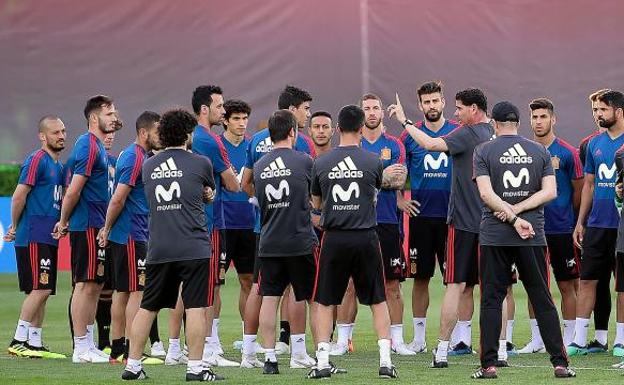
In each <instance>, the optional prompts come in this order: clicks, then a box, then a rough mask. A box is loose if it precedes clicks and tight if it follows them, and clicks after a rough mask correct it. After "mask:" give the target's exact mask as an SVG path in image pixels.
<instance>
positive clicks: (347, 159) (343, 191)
mask: <svg viewBox="0 0 624 385" xmlns="http://www.w3.org/2000/svg"><path fill="white" fill-rule="evenodd" d="M382 174H383V164H382V163H381V160H380V159H379V156H377V155H375V154H372V153H371V152H370V151H367V150H364V149H361V148H359V147H357V146H339V147H337V148H335V149H334V150H332V151H330V152H328V153H327V154H324V155H321V156H319V157H318V158H317V159H316V160H315V161H314V167H313V169H312V187H311V192H312V195H315V196H320V197H321V200H322V207H321V211H322V213H321V227H322V228H323V229H324V230H334V229H335V230H358V229H369V228H372V227H374V226H376V225H377V212H376V206H377V194H378V191H379V189H381V179H382Z"/></svg>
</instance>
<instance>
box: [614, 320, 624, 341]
mask: <svg viewBox="0 0 624 385" xmlns="http://www.w3.org/2000/svg"><path fill="white" fill-rule="evenodd" d="M617 344H620V345H624V322H618V323H616V324H615V341H613V345H617Z"/></svg>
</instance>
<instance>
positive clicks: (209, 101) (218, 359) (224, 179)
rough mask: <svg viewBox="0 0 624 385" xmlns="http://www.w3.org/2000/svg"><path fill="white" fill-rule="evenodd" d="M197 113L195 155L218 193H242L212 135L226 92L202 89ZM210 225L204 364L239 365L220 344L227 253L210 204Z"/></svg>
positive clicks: (197, 94) (220, 117) (198, 91)
mask: <svg viewBox="0 0 624 385" xmlns="http://www.w3.org/2000/svg"><path fill="white" fill-rule="evenodd" d="M191 103H192V105H193V111H194V112H195V116H196V117H197V127H195V130H194V131H193V145H192V148H193V152H194V153H196V154H199V155H203V156H205V157H207V158H208V159H210V161H211V162H212V167H213V172H214V179H215V183H216V186H217V187H216V190H215V193H216V194H217V195H219V194H222V192H223V189H226V190H228V191H232V192H236V191H239V190H240V185H239V182H238V180H237V178H236V173H235V172H234V170H233V169H232V165H231V163H230V160H229V159H228V156H227V152H226V150H225V147H224V146H223V142H221V139H220V138H219V136H218V135H217V134H215V133H213V132H211V130H212V127H213V126H216V125H219V124H221V123H223V120H224V116H225V109H224V108H223V91H222V90H221V88H220V87H218V86H215V85H207V86H199V87H197V88H196V89H195V91H194V92H193V97H192V100H191ZM206 220H207V221H208V222H207V224H206V226H207V228H208V231H209V233H210V234H211V236H212V246H213V248H212V253H213V256H212V259H211V262H212V265H211V274H210V277H211V280H214V281H215V283H216V286H215V288H214V290H215V293H214V303H212V302H211V303H210V304H209V307H208V311H207V312H206V319H207V327H208V329H207V333H206V344H205V346H204V361H206V362H207V363H209V364H210V365H211V366H238V363H237V362H234V361H230V360H227V359H226V358H224V357H223V356H222V355H223V348H222V347H221V342H220V341H219V313H220V311H221V297H220V294H219V285H218V283H219V260H220V257H221V253H222V252H224V251H225V249H224V246H223V243H224V242H222V241H223V240H222V239H221V236H220V234H219V229H218V228H217V227H215V226H214V211H213V204H212V203H208V204H206Z"/></svg>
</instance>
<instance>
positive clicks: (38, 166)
mask: <svg viewBox="0 0 624 385" xmlns="http://www.w3.org/2000/svg"><path fill="white" fill-rule="evenodd" d="M42 157H43V153H41V152H37V153H36V154H35V155H34V156H29V157H28V159H26V161H24V164H23V165H22V168H21V169H20V175H19V179H18V182H17V183H18V184H25V185H28V186H34V185H35V184H37V180H38V179H39V178H40V176H41V175H42V173H43V172H45V170H44V168H45V167H44V166H43V162H42V161H41V158H42Z"/></svg>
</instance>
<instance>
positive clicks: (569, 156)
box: [544, 138, 583, 234]
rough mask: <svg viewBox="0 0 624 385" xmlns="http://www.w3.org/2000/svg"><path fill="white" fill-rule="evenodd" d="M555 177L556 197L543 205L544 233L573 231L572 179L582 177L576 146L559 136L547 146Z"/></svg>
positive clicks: (581, 167)
mask: <svg viewBox="0 0 624 385" xmlns="http://www.w3.org/2000/svg"><path fill="white" fill-rule="evenodd" d="M547 149H548V152H549V153H550V157H551V164H552V167H553V170H554V171H555V177H556V178H557V198H555V199H554V200H552V201H550V202H549V203H548V204H547V205H546V206H544V219H545V225H544V230H545V231H546V234H569V233H572V231H574V225H575V224H576V221H575V218H574V201H573V198H574V188H573V187H572V181H573V180H578V179H581V178H583V166H582V165H581V159H580V158H579V156H578V153H577V151H576V148H574V147H572V146H571V145H570V144H568V143H567V142H566V141H564V140H563V139H560V138H555V140H554V141H553V142H552V143H551V144H550V146H548V148H547Z"/></svg>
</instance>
